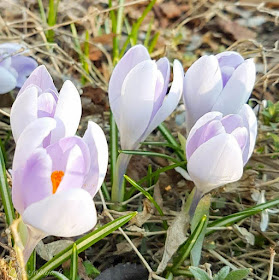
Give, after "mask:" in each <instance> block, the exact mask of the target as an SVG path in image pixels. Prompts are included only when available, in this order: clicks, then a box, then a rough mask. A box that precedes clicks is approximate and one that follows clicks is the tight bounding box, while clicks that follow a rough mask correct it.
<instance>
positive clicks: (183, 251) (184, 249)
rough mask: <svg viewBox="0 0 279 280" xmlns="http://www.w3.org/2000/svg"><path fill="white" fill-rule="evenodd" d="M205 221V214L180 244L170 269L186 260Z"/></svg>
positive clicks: (174, 268)
mask: <svg viewBox="0 0 279 280" xmlns="http://www.w3.org/2000/svg"><path fill="white" fill-rule="evenodd" d="M206 221H207V216H206V215H204V216H203V217H202V219H201V220H200V222H199V224H198V225H197V227H196V229H195V231H194V232H193V233H192V234H191V235H190V236H189V238H188V239H187V240H186V241H185V242H184V243H183V244H182V245H181V246H180V248H179V249H178V255H177V257H176V258H175V259H174V260H173V267H172V268H171V270H172V271H175V270H176V269H178V268H179V267H180V266H181V265H182V263H183V262H184V261H185V260H186V258H187V257H188V256H189V255H190V252H191V250H192V249H193V247H194V245H195V244H196V241H197V239H198V238H199V236H200V234H201V233H202V232H203V230H204V229H205V228H206Z"/></svg>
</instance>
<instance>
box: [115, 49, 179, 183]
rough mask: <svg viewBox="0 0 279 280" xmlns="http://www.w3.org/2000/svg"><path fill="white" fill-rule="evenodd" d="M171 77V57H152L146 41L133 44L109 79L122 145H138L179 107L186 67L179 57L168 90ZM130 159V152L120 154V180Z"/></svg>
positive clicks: (130, 147) (135, 146) (131, 147)
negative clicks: (143, 44) (154, 58)
mask: <svg viewBox="0 0 279 280" xmlns="http://www.w3.org/2000/svg"><path fill="white" fill-rule="evenodd" d="M169 81H170V65H169V61H168V59H167V58H166V57H164V58H161V59H159V60H158V61H157V62H155V61H154V60H151V58H150V56H149V54H148V51H147V49H146V48H145V47H144V46H142V45H137V46H134V47H132V48H131V49H130V50H129V51H128V52H127V53H126V54H125V55H124V56H123V58H122V59H121V60H120V61H119V62H118V64H117V65H116V67H115V69H114V70H113V73H112V76H111V79H110V82H109V102H110V107H111V110H112V113H113V115H114V118H115V121H116V124H117V127H118V129H119V134H120V143H121V148H122V149H124V150H132V149H136V148H137V147H138V145H139V143H140V142H142V141H144V140H145V138H146V137H147V136H148V135H149V134H150V133H151V132H152V130H154V129H155V128H156V127H157V126H158V125H159V124H160V123H161V122H163V121H164V120H165V119H166V118H167V117H168V116H169V115H170V114H171V113H172V112H173V110H174V109H175V108H176V106H177V104H178V102H179V100H180V98H181V94H182V88H183V68H182V66H181V64H180V62H179V61H178V60H175V61H174V64H173V82H172V86H171V88H170V90H169V93H168V94H167V90H168V84H169ZM128 162H129V156H126V155H120V157H119V162H118V166H119V172H118V175H119V178H120V180H122V179H121V178H122V176H123V174H124V173H125V170H126V168H127V165H128Z"/></svg>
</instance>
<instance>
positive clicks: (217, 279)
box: [213, 266, 230, 280]
mask: <svg viewBox="0 0 279 280" xmlns="http://www.w3.org/2000/svg"><path fill="white" fill-rule="evenodd" d="M229 272H230V267H229V266H224V267H223V268H221V269H220V271H219V272H218V273H217V274H216V275H214V276H213V280H224V279H225V278H226V277H227V276H228V274H229Z"/></svg>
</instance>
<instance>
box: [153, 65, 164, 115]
mask: <svg viewBox="0 0 279 280" xmlns="http://www.w3.org/2000/svg"><path fill="white" fill-rule="evenodd" d="M164 82H165V81H164V78H163V75H162V73H161V71H159V70H157V82H156V86H155V94H154V102H153V110H152V114H151V119H153V117H154V116H155V115H156V113H157V111H158V109H159V108H160V107H161V105H162V103H163V100H164V98H165V96H166V93H164V92H163V89H164Z"/></svg>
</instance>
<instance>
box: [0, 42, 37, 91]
mask: <svg viewBox="0 0 279 280" xmlns="http://www.w3.org/2000/svg"><path fill="white" fill-rule="evenodd" d="M21 50H22V51H21ZM26 50H27V49H26V48H25V47H24V46H23V45H20V44H16V43H5V44H0V94H3V93H7V92H9V91H11V90H13V89H14V88H16V87H21V86H22V85H23V83H24V82H25V80H26V79H27V77H28V76H29V75H30V74H31V72H32V71H33V70H34V69H35V68H36V67H37V66H38V64H37V62H36V61H35V60H34V59H33V58H31V57H27V56H25V55H23V54H24V53H25V52H26Z"/></svg>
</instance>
